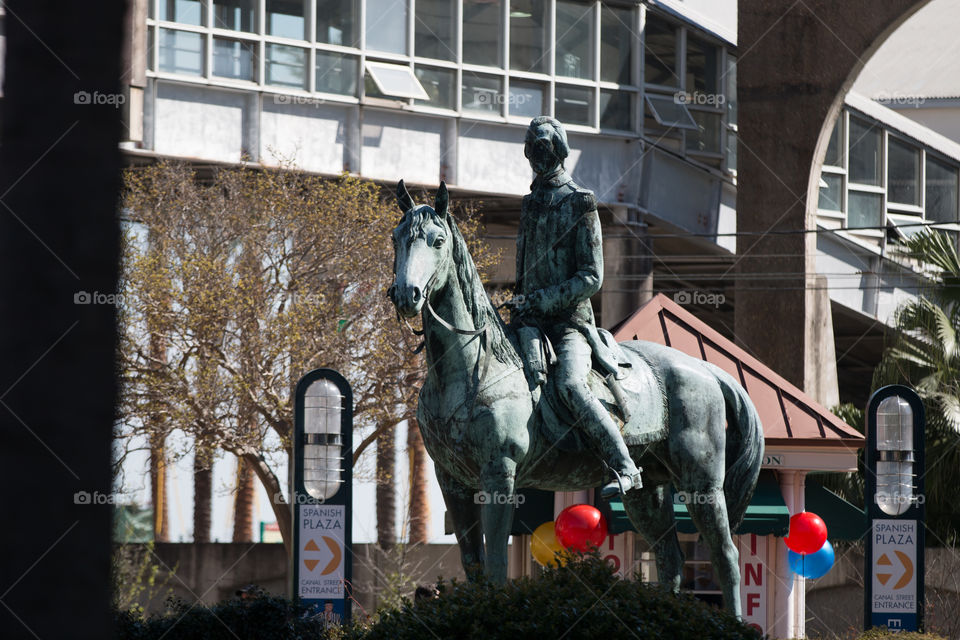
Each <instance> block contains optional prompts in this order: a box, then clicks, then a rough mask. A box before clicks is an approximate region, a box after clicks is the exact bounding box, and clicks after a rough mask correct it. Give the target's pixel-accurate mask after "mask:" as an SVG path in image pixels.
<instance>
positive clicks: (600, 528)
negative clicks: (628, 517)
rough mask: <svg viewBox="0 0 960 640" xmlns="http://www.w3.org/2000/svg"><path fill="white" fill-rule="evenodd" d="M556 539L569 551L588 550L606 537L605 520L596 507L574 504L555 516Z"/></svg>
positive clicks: (599, 543) (597, 545)
mask: <svg viewBox="0 0 960 640" xmlns="http://www.w3.org/2000/svg"><path fill="white" fill-rule="evenodd" d="M554 529H555V531H556V534H557V541H559V542H560V544H562V545H563V546H564V547H565V548H567V549H570V550H571V551H580V552H584V551H589V550H590V549H591V548H592V547H599V546H600V545H601V544H603V541H604V540H605V539H606V538H607V521H606V519H605V518H604V517H603V514H602V513H600V510H599V509H597V508H596V507H592V506H590V505H588V504H575V505H572V506H569V507H567V508H566V509H564V510H563V511H561V512H560V515H558V516H557V519H556V523H555V527H554Z"/></svg>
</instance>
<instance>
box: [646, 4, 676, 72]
mask: <svg viewBox="0 0 960 640" xmlns="http://www.w3.org/2000/svg"><path fill="white" fill-rule="evenodd" d="M643 74H644V82H645V83H647V84H659V85H663V86H667V87H676V86H679V84H680V77H679V76H678V75H677V29H676V28H675V27H673V26H672V25H670V24H669V23H667V22H666V21H664V20H661V19H660V18H658V17H656V16H652V15H650V14H649V13H648V14H647V21H646V26H645V27H644V30H643Z"/></svg>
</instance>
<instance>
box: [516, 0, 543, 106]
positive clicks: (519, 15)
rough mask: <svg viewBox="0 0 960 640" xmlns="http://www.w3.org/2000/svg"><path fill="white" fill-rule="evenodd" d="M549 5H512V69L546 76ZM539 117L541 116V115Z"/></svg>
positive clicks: (519, 0) (532, 0) (523, 0)
mask: <svg viewBox="0 0 960 640" xmlns="http://www.w3.org/2000/svg"><path fill="white" fill-rule="evenodd" d="M549 6H550V5H549V4H548V3H547V2H545V1H544V0H513V1H512V2H510V68H511V69H516V70H517V71H535V72H539V73H546V71H547V60H546V56H547V51H549V49H550V43H549V42H547V22H548V20H549V14H548V9H549ZM538 115H539V114H538Z"/></svg>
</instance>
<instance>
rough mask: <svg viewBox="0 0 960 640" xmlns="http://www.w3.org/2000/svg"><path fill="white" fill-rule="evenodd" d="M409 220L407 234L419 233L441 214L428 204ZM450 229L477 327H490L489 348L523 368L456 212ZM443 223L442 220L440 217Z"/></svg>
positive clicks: (465, 295) (448, 217) (462, 287)
mask: <svg viewBox="0 0 960 640" xmlns="http://www.w3.org/2000/svg"><path fill="white" fill-rule="evenodd" d="M405 218H406V221H407V222H408V223H409V225H410V226H409V228H408V229H407V233H408V234H409V235H410V236H411V237H413V236H416V235H417V234H418V233H419V231H420V229H421V228H422V227H423V225H424V224H425V223H426V222H427V220H428V219H430V218H434V219H436V218H440V215H439V214H438V213H437V212H436V211H434V210H433V208H432V207H430V206H428V205H421V206H419V207H414V208H413V209H410V210H409V211H408V212H407V214H406V216H405ZM446 220H447V225H446V226H447V228H448V230H449V232H450V240H451V242H452V243H453V244H452V246H451V249H450V257H451V259H452V260H453V264H454V268H455V270H456V274H457V281H458V282H459V285H460V291H461V292H462V293H463V300H464V303H465V304H466V306H467V310H468V311H469V312H470V317H471V319H472V320H473V326H474V327H482V326H489V327H490V334H489V338H490V344H489V345H488V347H489V348H490V349H491V351H492V352H493V355H494V357H495V358H496V359H497V360H498V361H500V362H502V363H503V364H506V365H513V366H516V367H520V368H522V367H523V362H522V361H521V360H520V356H519V354H518V353H517V350H516V348H515V347H514V345H513V343H512V342H510V338H509V335H508V334H507V326H506V324H504V322H503V318H501V317H500V314H499V313H497V310H496V309H494V307H493V303H492V302H491V301H490V296H488V295H487V292H486V290H485V289H484V288H483V282H482V281H481V280H480V273H479V271H477V266H476V265H475V264H474V262H473V256H471V255H470V250H469V248H468V247H467V241H466V240H464V238H463V234H462V233H460V228H459V227H458V226H457V221H456V220H454V218H453V215H451V214H449V213H448V214H447V215H446ZM441 222H442V219H441Z"/></svg>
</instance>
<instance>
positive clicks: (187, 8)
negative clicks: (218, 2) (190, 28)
mask: <svg viewBox="0 0 960 640" xmlns="http://www.w3.org/2000/svg"><path fill="white" fill-rule="evenodd" d="M160 19H161V20H169V21H170V22H182V23H183V24H195V25H197V26H201V25H202V24H203V2H201V0H162V2H161V3H160Z"/></svg>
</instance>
